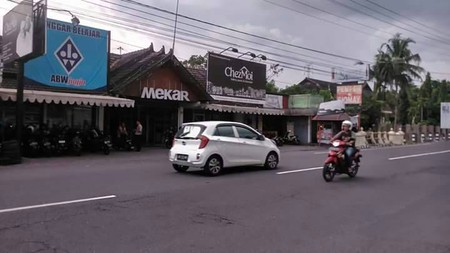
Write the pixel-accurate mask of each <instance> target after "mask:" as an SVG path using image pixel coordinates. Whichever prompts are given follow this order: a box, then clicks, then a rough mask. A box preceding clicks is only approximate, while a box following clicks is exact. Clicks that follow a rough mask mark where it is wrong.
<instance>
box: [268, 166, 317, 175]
mask: <svg viewBox="0 0 450 253" xmlns="http://www.w3.org/2000/svg"><path fill="white" fill-rule="evenodd" d="M322 168H323V167H313V168H306V169H300V170H288V171H282V172H277V175H283V174H289V173H297V172H305V171H311V170H321V169H322Z"/></svg>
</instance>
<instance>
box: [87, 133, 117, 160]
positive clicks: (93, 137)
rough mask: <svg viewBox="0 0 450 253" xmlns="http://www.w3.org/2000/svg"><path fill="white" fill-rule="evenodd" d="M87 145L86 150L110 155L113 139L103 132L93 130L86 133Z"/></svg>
mask: <svg viewBox="0 0 450 253" xmlns="http://www.w3.org/2000/svg"><path fill="white" fill-rule="evenodd" d="M85 135H86V137H85V142H84V143H85V144H86V148H88V149H90V151H91V152H96V151H100V150H101V151H102V152H103V154H105V155H109V153H110V152H111V150H112V143H111V138H110V137H109V136H108V135H105V134H104V133H103V132H102V131H101V130H99V129H96V128H92V129H90V130H88V131H87V132H86V134H85Z"/></svg>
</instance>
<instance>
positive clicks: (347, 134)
mask: <svg viewBox="0 0 450 253" xmlns="http://www.w3.org/2000/svg"><path fill="white" fill-rule="evenodd" d="M352 126H353V123H352V122H351V121H349V120H344V121H343V122H342V125H341V131H340V132H339V133H337V134H336V135H335V136H334V137H333V138H331V140H330V143H332V142H333V141H335V140H341V141H344V142H346V148H345V152H344V153H345V163H346V166H347V168H349V169H350V166H351V165H352V158H353V155H354V153H355V151H356V149H355V147H354V140H353V139H352V131H351V128H352Z"/></svg>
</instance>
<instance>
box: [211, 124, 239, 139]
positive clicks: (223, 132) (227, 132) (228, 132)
mask: <svg viewBox="0 0 450 253" xmlns="http://www.w3.org/2000/svg"><path fill="white" fill-rule="evenodd" d="M214 135H215V136H222V137H236V136H235V135H234V131H233V126H218V127H217V128H216V131H215V132H214Z"/></svg>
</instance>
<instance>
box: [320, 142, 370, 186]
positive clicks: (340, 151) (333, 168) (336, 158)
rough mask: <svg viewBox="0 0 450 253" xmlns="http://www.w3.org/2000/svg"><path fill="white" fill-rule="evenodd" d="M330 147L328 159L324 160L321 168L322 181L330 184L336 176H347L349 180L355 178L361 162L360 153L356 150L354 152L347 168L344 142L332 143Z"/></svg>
mask: <svg viewBox="0 0 450 253" xmlns="http://www.w3.org/2000/svg"><path fill="white" fill-rule="evenodd" d="M332 146H333V147H330V149H329V152H328V158H327V159H326V160H325V163H324V166H323V170H322V176H323V179H324V180H325V181H326V182H331V181H333V179H334V176H335V175H336V174H347V175H348V176H349V177H351V178H353V177H355V176H356V174H357V173H358V170H359V163H360V162H361V160H360V158H361V157H362V155H361V153H360V152H361V151H360V150H359V149H356V152H355V154H354V155H353V157H352V164H351V165H350V167H349V166H347V164H346V162H345V149H346V147H347V144H346V142H344V141H334V142H333V143H332Z"/></svg>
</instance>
